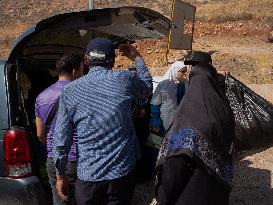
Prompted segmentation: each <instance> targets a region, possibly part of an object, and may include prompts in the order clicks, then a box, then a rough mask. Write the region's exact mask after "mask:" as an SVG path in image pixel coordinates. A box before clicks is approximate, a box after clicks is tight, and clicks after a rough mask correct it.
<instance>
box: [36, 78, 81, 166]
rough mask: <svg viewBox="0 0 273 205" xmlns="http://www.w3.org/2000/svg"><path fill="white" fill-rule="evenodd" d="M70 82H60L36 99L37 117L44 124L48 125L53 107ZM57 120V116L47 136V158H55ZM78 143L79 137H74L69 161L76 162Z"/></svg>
mask: <svg viewBox="0 0 273 205" xmlns="http://www.w3.org/2000/svg"><path fill="white" fill-rule="evenodd" d="M69 82H70V81H67V80H59V81H57V82H56V83H54V84H53V85H51V86H49V87H48V88H47V89H45V90H44V91H43V92H41V93H40V94H39V95H38V97H37V98H36V103H35V116H36V117H39V118H41V120H42V122H43V123H44V124H45V123H46V120H47V117H48V115H49V113H50V111H51V109H52V107H53V105H54V104H55V103H56V101H57V100H58V99H59V97H60V95H61V92H62V90H63V87H64V86H65V85H66V84H67V83H69ZM56 118H57V114H56V116H55V117H54V119H53V121H52V123H51V125H50V129H49V131H48V134H47V156H48V157H53V133H54V128H55V125H56ZM76 143H77V137H76V135H74V137H73V144H72V146H71V150H70V152H69V155H68V160H69V161H75V160H76Z"/></svg>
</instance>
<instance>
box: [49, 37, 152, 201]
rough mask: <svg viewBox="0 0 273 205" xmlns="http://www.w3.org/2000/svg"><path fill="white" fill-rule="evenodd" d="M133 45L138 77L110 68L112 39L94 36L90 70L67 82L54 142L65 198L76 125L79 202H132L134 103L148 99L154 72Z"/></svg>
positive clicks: (89, 50) (135, 152)
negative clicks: (67, 170)
mask: <svg viewBox="0 0 273 205" xmlns="http://www.w3.org/2000/svg"><path fill="white" fill-rule="evenodd" d="M132 48H134V47H132V46H131V45H124V47H123V48H122V49H121V51H122V52H123V53H124V54H126V56H127V57H129V58H130V57H131V59H134V60H135V63H136V68H137V71H138V74H137V76H135V75H132V74H131V73H130V72H129V71H117V70H111V68H112V67H113V63H114V59H115V54H114V49H113V44H112V42H110V41H109V40H106V39H100V38H99V39H94V40H91V42H90V44H89V45H88V48H87V55H86V57H87V59H88V62H89V64H90V71H89V73H88V74H87V75H86V76H84V77H82V78H80V79H78V80H76V81H74V82H72V83H70V84H69V85H67V86H66V87H65V89H64V91H63V93H62V95H61V97H60V107H59V112H58V119H57V126H56V129H55V135H56V138H55V141H54V145H55V147H54V150H55V155H54V158H55V160H56V164H55V166H56V168H57V170H58V175H59V179H60V180H59V182H60V183H59V184H61V185H60V187H59V188H58V189H59V190H60V194H61V195H62V196H63V197H64V198H65V197H66V196H65V193H64V192H63V191H62V190H63V189H64V186H63V182H64V181H65V176H64V165H65V162H66V159H67V154H68V152H67V150H68V149H69V147H70V145H71V136H72V132H73V128H75V129H76V130H77V135H78V159H77V177H78V179H77V182H76V199H77V204H78V205H80V204H86V203H87V202H89V201H92V202H93V203H94V204H98V203H102V201H103V200H105V204H107V203H112V202H113V201H115V202H117V201H118V202H119V204H130V200H131V196H132V191H133V188H134V179H133V178H134V177H133V169H134V166H135V163H136V159H137V155H138V150H137V139H136V136H135V131H134V127H133V120H132V103H133V101H134V100H135V99H136V98H147V97H148V95H149V94H150V93H151V91H152V78H151V75H150V74H149V72H148V70H147V68H146V66H145V63H144V61H143V59H142V58H141V57H140V56H139V55H137V51H136V50H135V48H134V49H132ZM132 52H133V53H134V54H133V55H132ZM113 187H114V188H113ZM124 187H127V189H124Z"/></svg>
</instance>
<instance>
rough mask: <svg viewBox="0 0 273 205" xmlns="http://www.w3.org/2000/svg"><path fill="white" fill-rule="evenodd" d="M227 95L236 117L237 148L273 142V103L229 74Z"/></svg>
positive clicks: (226, 81) (247, 147)
mask: <svg viewBox="0 0 273 205" xmlns="http://www.w3.org/2000/svg"><path fill="white" fill-rule="evenodd" d="M225 86H226V96H227V97H228V99H229V101H230V106H231V108H232V110H233V113H234V117H235V135H236V145H237V149H249V148H255V147H259V146H268V145H270V144H272V142H273V105H272V104H271V103H270V102H268V101H267V100H266V99H264V98H263V97H261V96H260V95H258V94H257V93H255V92H254V91H252V90H251V89H250V88H248V87H247V86H246V85H244V84H243V83H242V82H240V81H239V80H237V79H235V78H234V77H232V76H230V75H228V76H226V79H225Z"/></svg>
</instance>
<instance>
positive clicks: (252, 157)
mask: <svg viewBox="0 0 273 205" xmlns="http://www.w3.org/2000/svg"><path fill="white" fill-rule="evenodd" d="M272 164H273V148H269V149H266V150H263V149H260V150H252V151H246V152H241V153H239V154H238V159H237V161H236V167H235V176H234V187H233V190H232V193H231V195H230V205H271V204H273V186H272V185H273V179H272V172H273V166H272ZM153 185H154V184H153V181H150V182H147V183H146V184H142V185H137V187H136V190H135V197H134V201H133V205H149V204H150V205H155V204H156V202H155V200H153Z"/></svg>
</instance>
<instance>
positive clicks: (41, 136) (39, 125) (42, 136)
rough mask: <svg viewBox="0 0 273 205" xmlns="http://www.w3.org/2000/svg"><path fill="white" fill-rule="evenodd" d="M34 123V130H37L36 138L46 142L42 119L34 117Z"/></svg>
mask: <svg viewBox="0 0 273 205" xmlns="http://www.w3.org/2000/svg"><path fill="white" fill-rule="evenodd" d="M35 124H36V131H37V137H38V139H39V140H40V141H41V142H42V143H43V144H46V133H45V126H44V123H43V122H42V119H41V118H39V117H36V119H35Z"/></svg>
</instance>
